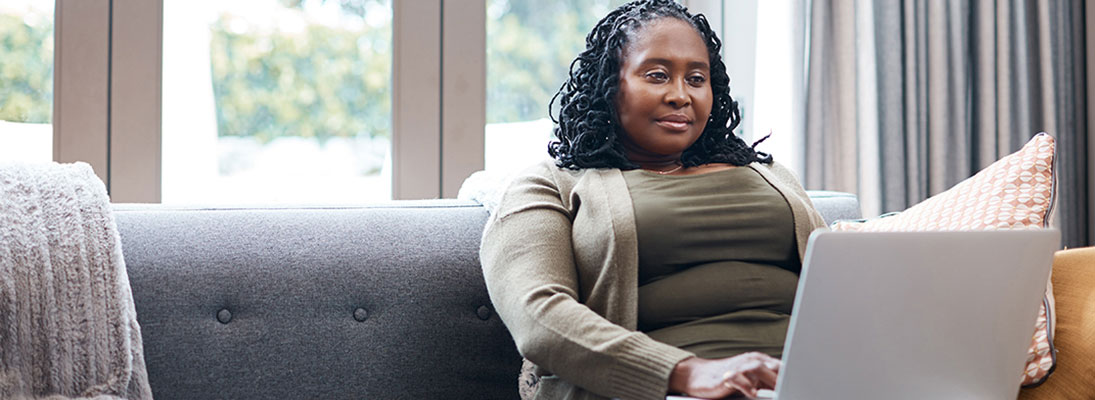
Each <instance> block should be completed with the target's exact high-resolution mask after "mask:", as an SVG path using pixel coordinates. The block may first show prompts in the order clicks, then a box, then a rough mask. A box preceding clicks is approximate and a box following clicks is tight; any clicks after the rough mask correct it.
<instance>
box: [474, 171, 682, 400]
mask: <svg viewBox="0 0 1095 400" xmlns="http://www.w3.org/2000/svg"><path fill="white" fill-rule="evenodd" d="M562 198H563V195H562V194H561V193H560V189H559V188H558V185H557V184H556V183H555V182H554V180H553V178H552V175H551V173H550V171H545V170H541V172H540V173H532V174H527V175H525V176H522V177H519V178H517V179H516V180H515V181H514V183H513V184H511V186H510V189H509V190H507V192H506V194H505V195H504V196H503V198H502V200H501V202H500V204H499V207H498V210H497V211H496V212H495V215H493V216H492V217H491V221H490V222H489V223H488V225H487V228H486V230H485V231H484V234H483V243H482V247H481V249H480V259H481V261H482V264H483V275H484V278H485V280H486V284H487V290H488V292H489V294H490V297H491V301H492V302H493V303H494V306H495V308H496V309H497V311H498V314H499V316H500V317H501V318H502V321H503V322H505V324H506V327H507V328H509V330H510V333H511V335H512V336H513V339H514V341H515V342H516V344H517V348H518V350H519V351H520V352H521V354H522V355H524V356H525V357H526V358H528V359H529V360H530V361H532V362H534V363H536V364H537V365H539V366H540V367H542V368H546V369H547V370H549V371H551V372H552V373H554V374H555V375H557V376H559V377H560V378H562V379H563V380H565V381H567V382H568V383H571V384H574V385H577V386H579V387H582V388H583V389H585V390H588V391H590V392H593V393H596V394H598V395H602V396H606V397H619V398H627V399H658V400H661V399H664V398H665V393H666V390H667V387H668V380H669V375H670V373H671V372H672V370H673V368H674V366H675V365H677V363H678V362H679V361H681V360H683V359H685V358H687V357H690V356H692V354H691V353H689V352H686V351H684V350H680V349H678V348H676V347H673V346H669V345H666V344H664V343H660V342H657V341H655V340H653V339H651V338H650V337H648V336H646V335H645V334H643V333H640V332H635V331H631V330H628V329H625V328H623V327H621V326H619V325H617V324H615V323H612V322H611V321H608V320H607V319H605V318H603V317H602V316H601V315H600V314H598V313H596V312H594V311H593V310H591V309H589V308H588V307H587V306H586V305H584V304H582V303H581V302H579V301H578V298H579V296H578V271H577V267H576V266H575V264H574V254H573V244H572V242H571V218H572V215H571V211H570V210H568V209H567V207H565V206H564V204H563V202H562Z"/></svg>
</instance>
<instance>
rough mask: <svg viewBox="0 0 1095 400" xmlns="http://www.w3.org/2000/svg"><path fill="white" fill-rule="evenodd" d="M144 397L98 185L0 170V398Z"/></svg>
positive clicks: (132, 319)
mask: <svg viewBox="0 0 1095 400" xmlns="http://www.w3.org/2000/svg"><path fill="white" fill-rule="evenodd" d="M151 398H152V391H151V390H150V389H149V386H148V373H147V371H146V370H145V364H144V354H143V352H142V346H141V330H140V327H139V326H138V325H137V312H136V310H135V309H134V307H133V294H132V293H131V292H130V289H129V277H128V275H127V274H126V268H125V261H124V260H123V259H122V248H121V239H120V237H119V236H118V229H117V226H116V225H115V223H114V216H113V215H112V214H111V208H110V200H109V198H108V197H107V193H106V188H105V187H104V186H103V183H102V182H101V181H100V180H99V178H98V177H96V176H95V174H94V173H93V172H92V170H91V167H90V166H88V165H87V164H84V163H76V164H56V163H50V164H11V163H0V399H151Z"/></svg>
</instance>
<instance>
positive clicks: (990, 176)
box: [833, 133, 1055, 385]
mask: <svg viewBox="0 0 1095 400" xmlns="http://www.w3.org/2000/svg"><path fill="white" fill-rule="evenodd" d="M1053 165H1054V141H1053V138H1052V137H1051V136H1049V135H1047V134H1044V133H1041V134H1038V135H1036V136H1034V138H1032V139H1031V140H1030V141H1029V142H1027V144H1026V145H1025V146H1023V148H1022V149H1020V150H1019V151H1017V152H1015V153H1012V154H1010V155H1007V156H1005V157H1003V158H1001V159H1000V160H998V161H996V162H994V163H992V164H991V165H989V166H988V167H986V168H985V169H983V170H981V171H980V172H978V173H977V174H975V175H974V176H972V177H970V178H969V179H967V180H965V181H962V182H960V183H958V184H957V185H955V186H954V187H953V188H951V189H949V190H947V191H945V192H943V193H940V194H938V195H935V196H932V197H931V198H929V199H927V200H925V201H924V202H922V203H920V204H917V205H915V206H912V207H910V208H909V209H907V210H905V211H904V212H902V213H900V214H897V215H896V216H891V217H886V218H878V219H875V220H872V221H868V222H837V223H835V224H833V230H838V231H839V230H847V231H905V230H914V231H923V230H969V229H1028V228H1043V227H1047V226H1048V225H1049V221H1048V220H1049V213H1050V208H1051V204H1052V202H1053V198H1054V189H1055V186H1054V171H1053ZM1052 301H1053V297H1052V287H1049V288H1047V297H1046V301H1045V302H1044V304H1043V306H1042V310H1041V311H1040V313H1039V314H1040V316H1039V318H1038V321H1037V322H1036V324H1035V329H1034V336H1033V337H1032V339H1031V346H1030V350H1029V352H1028V354H1029V357H1028V360H1027V367H1026V369H1025V372H1024V375H1023V384H1024V385H1031V384H1036V383H1039V382H1041V381H1042V380H1043V379H1045V378H1046V377H1047V376H1048V375H1049V373H1050V371H1051V370H1052V368H1053V364H1054V360H1055V355H1054V353H1053V351H1052V350H1053V324H1052V318H1053V314H1052V312H1053V302H1052Z"/></svg>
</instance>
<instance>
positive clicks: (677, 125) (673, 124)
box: [654, 119, 691, 132]
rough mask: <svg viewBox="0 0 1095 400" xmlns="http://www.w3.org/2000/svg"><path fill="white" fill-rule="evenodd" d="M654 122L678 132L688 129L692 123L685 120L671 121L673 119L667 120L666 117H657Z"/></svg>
mask: <svg viewBox="0 0 1095 400" xmlns="http://www.w3.org/2000/svg"><path fill="white" fill-rule="evenodd" d="M654 122H655V123H657V124H658V126H660V127H662V128H665V129H667V130H671V131H676V132H684V131H687V130H688V126H689V125H691V123H689V122H685V121H671V120H665V119H657V120H654Z"/></svg>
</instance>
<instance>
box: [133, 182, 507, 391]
mask: <svg viewBox="0 0 1095 400" xmlns="http://www.w3.org/2000/svg"><path fill="white" fill-rule="evenodd" d="M115 216H116V219H117V222H118V227H119V230H120V232H121V236H122V245H123V252H124V255H125V260H126V264H127V268H128V272H129V275H130V281H131V285H132V289H133V297H134V300H135V303H136V308H137V316H138V320H139V322H140V324H141V327H142V329H143V333H144V351H145V356H146V359H145V360H146V364H147V367H148V373H149V381H150V385H151V386H152V391H153V395H154V396H155V398H156V399H197V398H209V399H213V398H230V399H291V398H325V399H326V398H510V397H513V396H514V393H516V376H517V373H518V371H519V369H520V362H521V361H520V360H521V357H520V356H519V355H518V354H517V352H516V349H515V346H514V344H513V341H512V339H511V338H510V336H509V334H508V332H507V331H506V329H505V327H504V326H503V325H502V323H501V321H500V320H499V319H498V317H497V316H496V315H494V314H493V311H492V309H491V307H490V299H489V298H488V296H487V292H486V288H485V286H484V284H483V278H482V273H481V269H480V266H479V260H478V249H479V238H480V235H481V232H482V227H483V224H484V222H485V220H486V217H487V214H486V212H485V211H484V210H483V208H482V207H480V206H478V205H475V204H472V203H468V202H451V201H450V202H445V201H432V202H394V203H391V204H389V205H377V206H372V207H360V208H314V209H304V208H295V209H276V208H271V209H262V208H229V209H217V208H204V209H179V208H170V207H163V206H152V207H142V206H136V207H134V206H129V207H127V206H118V207H116V210H115Z"/></svg>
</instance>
